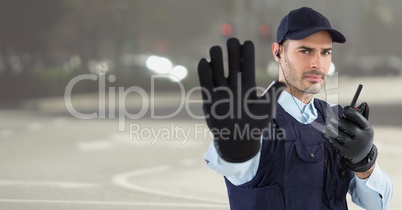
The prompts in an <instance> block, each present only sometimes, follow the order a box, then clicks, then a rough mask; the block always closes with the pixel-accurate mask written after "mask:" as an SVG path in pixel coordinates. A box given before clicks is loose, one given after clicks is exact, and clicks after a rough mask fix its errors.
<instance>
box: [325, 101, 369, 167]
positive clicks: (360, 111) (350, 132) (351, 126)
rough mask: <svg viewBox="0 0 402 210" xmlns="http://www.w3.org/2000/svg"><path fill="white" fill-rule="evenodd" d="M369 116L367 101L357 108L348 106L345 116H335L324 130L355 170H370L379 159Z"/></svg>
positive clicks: (330, 141) (329, 139)
mask: <svg viewBox="0 0 402 210" xmlns="http://www.w3.org/2000/svg"><path fill="white" fill-rule="evenodd" d="M368 116H369V107H368V105H367V103H362V104H361V105H360V106H359V107H357V108H354V107H351V106H346V107H345V108H344V116H342V117H340V118H333V119H332V120H331V122H330V123H329V124H328V125H327V127H326V128H325V129H324V130H323V132H322V134H323V137H324V138H325V139H326V140H328V142H329V143H330V144H331V145H332V146H333V147H334V148H335V149H336V150H337V152H338V153H339V155H340V156H341V157H342V158H343V159H344V160H345V163H346V165H347V166H348V167H349V168H350V169H351V170H352V171H355V172H365V171H367V170H369V169H370V168H371V167H372V166H373V165H374V163H375V161H376V159H377V148H376V146H375V145H374V144H373V137H374V130H373V128H372V127H371V125H370V123H369V122H368Z"/></svg>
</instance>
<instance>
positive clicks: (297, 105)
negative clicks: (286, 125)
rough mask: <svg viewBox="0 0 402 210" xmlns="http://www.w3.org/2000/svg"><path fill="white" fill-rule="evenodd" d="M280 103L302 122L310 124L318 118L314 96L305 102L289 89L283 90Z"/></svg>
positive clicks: (279, 99)
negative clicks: (288, 90)
mask: <svg viewBox="0 0 402 210" xmlns="http://www.w3.org/2000/svg"><path fill="white" fill-rule="evenodd" d="M278 103H279V104H280V105H281V106H282V108H283V109H284V110H285V111H286V112H287V113H288V114H290V115H291V116H292V117H293V118H295V119H296V120H297V121H298V122H300V123H303V124H309V123H311V122H313V121H314V120H315V119H317V109H316V108H315V107H314V97H313V98H312V99H311V101H310V102H309V103H308V104H304V103H303V102H302V101H300V100H299V99H297V98H296V97H294V96H292V95H291V94H290V93H288V92H287V91H282V93H281V95H280V96H279V98H278Z"/></svg>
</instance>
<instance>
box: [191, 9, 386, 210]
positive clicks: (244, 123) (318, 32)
mask: <svg viewBox="0 0 402 210" xmlns="http://www.w3.org/2000/svg"><path fill="white" fill-rule="evenodd" d="M345 41H346V39H345V37H344V36H343V35H342V34H341V33H340V32H338V31H337V30H335V29H333V28H332V27H331V25H330V23H329V21H328V19H327V18H326V17H324V16H323V15H321V14H320V13H318V12H317V11H314V10H313V9H311V8H307V7H303V8H300V9H297V10H293V11H291V12H290V13H289V14H288V15H286V16H285V17H284V18H283V19H282V21H281V23H280V25H279V27H278V30H277V42H275V43H273V44H272V47H271V49H272V54H273V56H274V58H275V60H276V61H277V62H278V63H279V67H280V68H279V80H278V81H276V82H274V83H273V84H272V85H271V86H270V87H269V88H268V89H267V90H266V91H265V92H264V93H263V95H262V96H261V97H258V96H257V91H258V89H257V88H256V84H255V73H254V46H253V43H252V42H250V41H246V42H245V43H244V44H243V45H241V44H240V43H239V41H238V40H237V39H234V38H232V39H229V40H228V42H227V48H228V68H229V76H228V78H226V77H225V76H224V70H223V66H224V65H223V56H222V50H221V48H220V47H218V46H214V47H212V48H211V49H210V56H211V61H210V62H208V61H207V60H206V59H201V61H200V63H199V65H198V74H199V77H200V84H201V87H202V89H203V92H202V93H203V99H204V106H203V109H204V113H205V116H206V121H207V124H208V126H209V128H210V129H211V132H212V133H213V134H214V140H213V142H212V143H211V145H210V147H209V149H208V151H207V154H206V157H205V160H206V162H207V164H208V166H209V167H210V168H212V169H213V170H215V171H217V172H218V173H220V174H222V175H223V176H224V177H225V181H226V186H227V189H228V196H229V201H230V207H231V209H233V210H236V209H239V210H249V209H275V210H281V209H291V210H293V209H295V210H296V209H297V210H299V209H309V210H312V209H317V210H318V209H319V210H322V209H337V210H338V209H347V203H346V193H347V192H349V193H350V194H351V196H352V200H353V202H354V203H356V204H357V205H359V206H361V207H363V208H365V209H387V208H388V206H389V205H390V200H391V197H392V183H391V181H390V179H389V178H388V176H387V175H386V174H385V173H384V172H383V171H382V170H381V169H380V167H379V166H378V164H376V162H375V161H376V158H377V148H376V146H375V145H374V143H373V129H372V127H371V125H370V124H369V122H368V120H367V119H368V113H369V110H368V105H367V104H366V103H362V104H361V105H360V106H359V107H357V108H355V107H351V106H347V107H345V108H342V107H340V106H330V105H329V104H328V103H327V102H324V101H322V100H319V99H316V98H314V94H316V93H318V92H319V91H320V90H321V88H322V87H323V84H324V81H325V79H326V76H327V73H328V71H329V67H330V64H331V62H332V60H331V53H332V44H333V42H338V43H344V42H345ZM282 90H284V91H282Z"/></svg>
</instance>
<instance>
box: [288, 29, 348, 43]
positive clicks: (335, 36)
mask: <svg viewBox="0 0 402 210" xmlns="http://www.w3.org/2000/svg"><path fill="white" fill-rule="evenodd" d="M319 31H328V32H329V34H331V37H332V41H333V42H337V43H345V42H346V38H345V36H343V34H341V33H340V32H339V31H337V30H335V29H332V28H325V27H314V28H308V29H306V30H303V31H299V32H297V33H293V34H291V35H290V36H287V39H293V40H300V39H304V38H306V37H308V36H310V35H311V34H314V33H317V32H319Z"/></svg>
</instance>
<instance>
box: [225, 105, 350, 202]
mask: <svg viewBox="0 0 402 210" xmlns="http://www.w3.org/2000/svg"><path fill="white" fill-rule="evenodd" d="M314 106H315V107H316V109H317V111H318V118H317V119H316V120H315V121H314V122H313V123H311V124H302V123H299V122H298V121H297V120H296V119H294V118H293V117H292V116H291V115H289V114H288V113H287V112H286V111H285V110H284V109H283V108H282V107H281V106H280V105H278V106H277V107H278V108H277V117H276V119H275V120H274V122H273V123H272V124H271V125H270V127H271V128H270V129H267V130H266V131H265V132H264V135H263V143H262V148H261V157H260V163H259V167H258V170H257V173H256V175H255V177H254V178H253V179H252V180H251V181H249V182H247V183H245V184H242V185H239V186H235V185H233V184H232V183H231V182H230V181H229V180H227V179H226V178H225V181H226V186H227V190H228V196H229V202H230V207H231V210H284V209H286V210H300V209H306V210H326V209H331V210H343V209H347V203H346V193H347V191H348V188H349V182H350V180H351V178H352V176H353V173H352V172H351V171H350V170H348V169H347V168H346V167H345V165H344V164H341V161H340V157H339V155H338V154H337V153H336V151H335V150H334V149H333V148H332V147H331V145H330V144H329V143H327V142H326V140H325V139H324V138H323V137H322V135H321V130H322V129H323V128H324V126H325V124H326V123H327V122H329V119H330V118H331V117H332V116H335V115H339V114H340V112H338V111H337V110H336V109H333V108H330V107H329V105H328V104H327V103H326V102H324V101H322V100H319V99H315V100H314ZM339 110H340V109H339Z"/></svg>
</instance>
